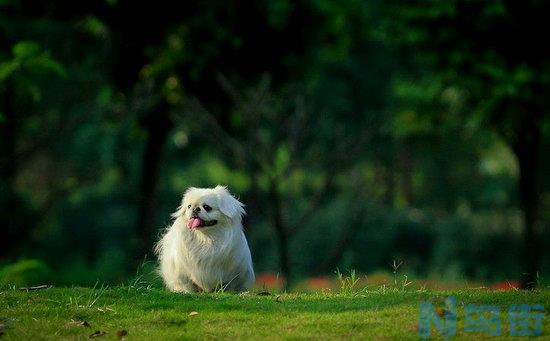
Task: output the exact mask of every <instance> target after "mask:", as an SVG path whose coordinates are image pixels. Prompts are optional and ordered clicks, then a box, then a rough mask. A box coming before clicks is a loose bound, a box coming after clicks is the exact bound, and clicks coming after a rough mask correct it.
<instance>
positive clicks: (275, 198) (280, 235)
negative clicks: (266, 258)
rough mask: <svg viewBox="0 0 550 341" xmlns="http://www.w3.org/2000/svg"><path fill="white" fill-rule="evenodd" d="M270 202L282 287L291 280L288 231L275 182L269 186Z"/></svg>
mask: <svg viewBox="0 0 550 341" xmlns="http://www.w3.org/2000/svg"><path fill="white" fill-rule="evenodd" d="M270 197H271V203H272V204H273V217H272V219H273V228H274V230H275V234H276V236H277V239H278V244H279V265H280V267H281V274H282V275H283V277H284V283H283V287H284V288H283V289H286V287H287V286H288V285H289V283H290V281H291V278H290V276H291V273H290V261H289V253H288V231H287V228H286V227H285V224H284V221H283V212H282V207H281V198H280V197H279V193H278V192H277V188H276V186H275V184H273V183H272V184H271V188H270Z"/></svg>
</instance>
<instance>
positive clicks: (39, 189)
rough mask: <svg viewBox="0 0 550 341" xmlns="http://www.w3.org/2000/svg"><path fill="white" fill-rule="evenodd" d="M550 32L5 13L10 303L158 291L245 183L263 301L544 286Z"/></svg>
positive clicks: (342, 11) (526, 16)
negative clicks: (210, 206) (207, 209)
mask: <svg viewBox="0 0 550 341" xmlns="http://www.w3.org/2000/svg"><path fill="white" fill-rule="evenodd" d="M544 32H550V3H548V2H546V1H535V0H531V1H498V0H495V1H476V0H468V1H466V0H464V1H459V0H451V1H435V0H431V1H367V0H364V1H361V0H342V1H331V0H304V1H302V0H298V1H288V0H273V1H268V0H265V1H218V2H217V1H193V2H184V1H165V0H157V1H154V2H146V3H141V2H139V1H130V0H104V1H49V0H45V1H27V0H1V1H0V175H1V176H0V224H1V232H0V284H3V285H6V284H16V285H31V284H44V283H50V284H56V285H93V284H94V283H97V282H100V283H107V284H120V283H126V281H128V280H129V279H131V278H134V277H135V276H136V271H137V272H138V273H139V272H140V271H142V272H143V273H145V274H148V275H150V276H153V277H154V275H152V270H153V268H154V260H155V259H154V255H153V253H152V245H153V244H154V242H155V241H156V240H158V237H159V233H160V232H161V231H162V229H164V228H165V227H167V226H168V225H169V224H170V214H171V213H172V212H173V211H174V210H175V208H176V207H177V205H178V203H179V201H180V199H181V195H182V193H183V191H184V190H185V189H186V188H187V187H189V186H205V187H212V186H215V185H217V184H225V185H227V186H229V188H230V190H231V191H232V193H234V194H235V195H236V196H237V197H239V198H240V200H241V201H242V202H244V203H245V204H246V205H247V211H248V215H247V217H246V219H245V228H246V234H247V237H248V239H249V244H250V246H251V250H252V254H253V259H254V264H255V268H256V271H257V272H258V274H259V285H260V286H262V285H263V286H266V285H271V284H273V283H277V282H281V281H283V282H284V281H286V282H287V284H289V285H296V284H297V283H303V282H304V281H306V282H308V281H309V283H312V285H313V286H315V285H318V286H323V285H324V284H323V283H325V282H324V280H325V279H326V278H328V279H327V281H329V280H330V279H331V278H333V277H334V274H335V271H336V270H337V269H338V270H339V271H341V273H348V272H349V271H351V270H352V269H353V270H355V271H357V273H360V274H366V275H367V279H368V278H369V276H371V277H372V278H385V277H384V276H390V278H391V276H395V275H396V273H397V272H399V274H404V275H405V276H408V277H405V281H407V278H408V280H411V281H417V282H418V283H427V281H431V282H434V283H441V285H445V283H475V284H476V285H477V284H480V285H491V284H494V283H497V284H498V283H507V285H509V286H510V287H512V286H517V285H520V284H522V285H523V286H524V287H531V286H533V285H537V284H538V285H540V284H541V283H543V281H544V278H545V277H544V276H545V275H548V274H549V270H550V254H549V253H548V247H549V246H550V232H549V228H548V225H549V222H550V219H549V217H550V210H549V208H550V179H549V177H548V174H550V173H549V170H550V160H549V159H548V158H547V157H545V156H548V151H549V146H550V139H549V136H550V116H549V109H550V102H549V101H548V97H549V90H550V45H549V44H548V42H547V36H546V33H544ZM394 279H395V277H394ZM394 279H392V281H393V280H394ZM270 283H271V284H270ZM465 285H466V284H465Z"/></svg>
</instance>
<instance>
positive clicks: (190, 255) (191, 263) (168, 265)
mask: <svg viewBox="0 0 550 341" xmlns="http://www.w3.org/2000/svg"><path fill="white" fill-rule="evenodd" d="M243 207H244V205H243V204H242V203H240V202H239V201H238V200H237V199H235V198H234V197H233V196H232V195H231V194H230V193H229V192H228V191H227V189H226V188H225V187H223V186H217V187H216V188H194V187H191V188H189V189H188V190H187V191H186V192H185V194H184V195H183V200H182V203H181V206H180V207H178V209H177V211H176V212H175V213H174V214H173V215H172V217H174V218H175V220H174V222H173V224H172V226H170V227H169V228H168V229H167V231H166V233H165V234H164V236H163V237H162V239H161V240H160V241H159V242H158V244H157V245H156V248H155V251H156V253H157V254H158V257H159V261H160V273H161V275H162V278H163V279H164V283H165V284H166V286H167V287H168V289H170V290H172V291H175V292H198V291H206V292H210V291H213V290H219V289H223V290H227V291H245V290H248V289H249V288H250V287H251V286H252V284H253V283H254V270H253V268H252V259H251V257H250V250H249V248H248V244H247V242H246V238H245V236H244V233H243V227H242V223H241V221H242V216H243V215H244V214H245V211H244V208H243Z"/></svg>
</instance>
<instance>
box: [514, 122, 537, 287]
mask: <svg viewBox="0 0 550 341" xmlns="http://www.w3.org/2000/svg"><path fill="white" fill-rule="evenodd" d="M540 138H541V128H540V126H539V119H538V117H537V116H535V115H533V114H531V113H529V114H528V115H526V117H525V118H524V119H523V120H522V124H521V127H520V131H519V134H518V139H517V142H516V145H515V148H514V149H515V153H516V156H517V158H518V162H519V170H520V175H519V196H520V204H521V207H522V209H523V217H524V235H523V247H524V250H523V273H522V276H521V287H522V288H523V289H532V288H534V287H535V286H536V282H537V273H538V271H539V260H540V259H539V258H540V257H539V256H540V254H539V250H540V249H539V247H540V246H539V240H540V238H539V236H538V233H537V230H536V220H537V216H538V199H539V192H540V191H539V189H538V187H537V171H538V163H539V160H538V157H539V148H540Z"/></svg>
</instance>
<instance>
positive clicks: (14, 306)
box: [0, 287, 550, 340]
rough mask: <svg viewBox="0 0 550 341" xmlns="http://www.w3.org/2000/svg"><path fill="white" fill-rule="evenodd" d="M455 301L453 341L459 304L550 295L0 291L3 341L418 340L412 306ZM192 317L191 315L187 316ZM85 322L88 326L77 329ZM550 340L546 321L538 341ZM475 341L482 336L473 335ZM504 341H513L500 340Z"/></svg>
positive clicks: (549, 298) (502, 303)
mask: <svg viewBox="0 0 550 341" xmlns="http://www.w3.org/2000/svg"><path fill="white" fill-rule="evenodd" d="M450 295H452V296H455V297H456V298H457V301H458V319H459V327H458V333H457V337H456V339H468V338H470V337H471V336H473V334H471V333H465V332H464V330H463V322H464V305H465V304H468V303H477V304H485V305H488V304H494V305H498V306H499V307H500V309H501V311H502V312H501V318H502V322H503V335H505V336H507V335H508V320H507V318H506V315H505V312H506V310H507V309H508V305H509V304H511V303H542V304H544V305H545V307H546V309H548V304H549V302H550V291H548V290H545V291H538V292H522V291H507V292H491V291H488V290H484V289H480V290H474V289H469V290H465V291H454V292H429V291H405V290H395V289H392V290H374V291H361V292H355V293H353V292H349V291H346V293H318V294H281V295H271V296H259V295H257V294H247V295H236V294H224V293H216V294H193V295H186V294H174V293H170V292H167V291H165V290H162V289H156V288H145V287H144V288H140V287H114V288H97V287H96V288H50V289H45V290H39V291H30V292H26V291H21V290H14V289H9V290H2V291H0V324H3V325H4V326H2V328H1V329H0V332H1V333H4V335H3V336H2V337H1V339H2V340H40V339H55V340H58V339H71V340H74V339H80V340H85V339H88V337H89V335H90V334H92V333H94V332H95V331H97V330H100V331H105V332H106V333H107V334H105V335H104V336H101V337H99V339H100V340H116V339H117V331H121V330H126V331H127V332H128V336H127V337H126V338H125V339H127V340H170V339H218V338H219V339H259V338H260V337H262V338H268V339H319V338H320V339H350V338H351V339H380V340H393V339H418V315H419V304H420V303H421V302H425V301H431V302H432V303H434V305H435V306H441V305H442V304H443V300H444V298H445V297H447V296H450ZM191 312H198V314H196V315H194V316H190V313H191ZM79 321H86V322H87V323H88V324H89V325H90V327H86V326H82V325H79V324H78V322H79ZM549 335H550V319H549V318H548V317H546V318H545V319H544V324H543V337H545V338H548V337H549ZM475 336H476V337H488V336H484V335H483V334H475ZM507 339H512V338H509V337H507Z"/></svg>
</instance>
